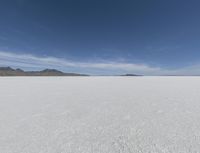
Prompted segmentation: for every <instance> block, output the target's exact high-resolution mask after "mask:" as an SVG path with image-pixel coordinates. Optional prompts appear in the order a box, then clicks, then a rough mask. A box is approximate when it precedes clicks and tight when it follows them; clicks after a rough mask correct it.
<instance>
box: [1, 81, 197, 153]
mask: <svg viewBox="0 0 200 153" xmlns="http://www.w3.org/2000/svg"><path fill="white" fill-rule="evenodd" d="M197 152H200V77H10V78H9V77H1V78H0V153H197Z"/></svg>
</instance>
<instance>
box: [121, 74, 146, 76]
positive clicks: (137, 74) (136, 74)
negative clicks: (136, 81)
mask: <svg viewBox="0 0 200 153" xmlns="http://www.w3.org/2000/svg"><path fill="white" fill-rule="evenodd" d="M120 76H142V75H138V74H124V75H120Z"/></svg>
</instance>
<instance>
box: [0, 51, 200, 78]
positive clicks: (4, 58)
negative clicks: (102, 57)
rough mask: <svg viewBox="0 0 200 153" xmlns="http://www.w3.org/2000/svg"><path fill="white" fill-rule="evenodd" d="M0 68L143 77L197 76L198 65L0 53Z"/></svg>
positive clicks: (199, 67) (199, 66)
mask: <svg viewBox="0 0 200 153" xmlns="http://www.w3.org/2000/svg"><path fill="white" fill-rule="evenodd" d="M0 66H12V67H19V68H25V69H29V70H31V69H43V68H57V69H60V70H64V71H68V70H70V71H74V72H79V71H80V72H85V73H91V74H95V73H101V74H120V73H136V74H144V75H163V74H168V75H179V74H180V75H198V74H200V65H193V66H188V67H184V68H180V69H174V70H168V69H164V68H160V67H154V66H150V65H148V64H136V63H126V62H119V61H103V62H78V61H71V60H67V59H64V58H55V57H37V56H34V55H30V54H21V55H20V54H15V53H11V52H3V51H1V52H0Z"/></svg>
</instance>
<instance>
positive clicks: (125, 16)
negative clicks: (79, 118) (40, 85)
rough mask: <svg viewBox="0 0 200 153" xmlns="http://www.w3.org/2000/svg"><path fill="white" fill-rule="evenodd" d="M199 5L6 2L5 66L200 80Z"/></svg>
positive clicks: (1, 7)
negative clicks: (198, 77)
mask: <svg viewBox="0 0 200 153" xmlns="http://www.w3.org/2000/svg"><path fill="white" fill-rule="evenodd" d="M199 7H200V1H198V0H167V1H163V0H151V1H149V0H101V1H99V0H48V1H47V0H1V1H0V19H1V20H0V66H12V67H14V68H18V67H19V68H23V69H25V70H40V69H44V68H57V69H59V70H62V71H65V72H80V73H89V74H108V75H111V74H122V73H139V74H145V75H162V74H168V75H170V74H172V75H173V74H183V75H187V74H188V75H193V74H194V75H196V74H200V18H199V16H200V9H199Z"/></svg>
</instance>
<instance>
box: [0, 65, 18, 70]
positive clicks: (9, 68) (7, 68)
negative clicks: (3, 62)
mask: <svg viewBox="0 0 200 153" xmlns="http://www.w3.org/2000/svg"><path fill="white" fill-rule="evenodd" d="M0 71H15V69H12V68H11V67H9V66H8V67H0Z"/></svg>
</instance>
